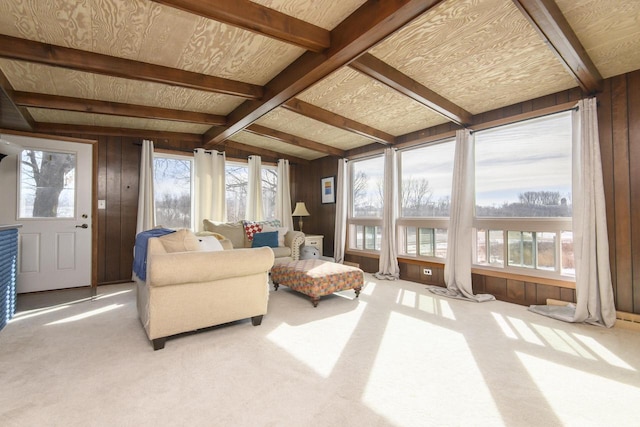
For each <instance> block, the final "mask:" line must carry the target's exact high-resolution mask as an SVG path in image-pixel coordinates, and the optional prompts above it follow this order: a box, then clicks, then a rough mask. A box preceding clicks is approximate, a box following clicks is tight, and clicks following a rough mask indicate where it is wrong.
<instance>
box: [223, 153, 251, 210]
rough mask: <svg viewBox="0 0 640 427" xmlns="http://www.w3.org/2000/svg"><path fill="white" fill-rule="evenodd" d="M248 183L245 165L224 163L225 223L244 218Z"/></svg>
mask: <svg viewBox="0 0 640 427" xmlns="http://www.w3.org/2000/svg"><path fill="white" fill-rule="evenodd" d="M248 182H249V167H248V166H247V165H246V164H242V163H235V162H230V161H227V162H226V167H225V183H226V187H227V189H226V190H227V191H226V193H227V195H226V199H227V221H229V222H235V221H240V220H242V219H245V218H246V217H245V213H246V212H247V190H248Z"/></svg>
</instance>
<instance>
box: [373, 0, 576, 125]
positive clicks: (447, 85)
mask: <svg viewBox="0 0 640 427" xmlns="http://www.w3.org/2000/svg"><path fill="white" fill-rule="evenodd" d="M371 53H372V54H374V55H375V56H376V57H378V58H379V59H381V60H383V61H384V62H386V63H388V64H389V65H391V66H392V67H394V68H397V69H398V70H400V71H401V72H403V73H404V74H407V75H408V76H409V77H411V78H413V79H415V80H417V81H418V82H420V83H422V84H423V85H425V86H426V87H428V88H429V89H431V90H433V91H435V92H436V93H438V94H440V95H441V96H443V97H445V98H447V99H449V100H450V101H452V102H454V103H455V104H457V105H459V106H460V107H462V108H464V109H466V110H467V111H469V112H471V113H474V114H475V113H479V112H482V111H487V110H492V109H495V108H499V107H502V106H506V105H510V104H514V103H517V102H521V101H524V100H527V99H532V98H536V97H539V96H543V95H547V94H550V93H553V92H557V91H560V90H565V89H569V88H571V87H575V86H577V82H575V80H573V78H571V76H570V75H569V74H568V73H567V72H566V71H565V69H564V67H563V66H562V65H561V64H560V63H559V61H558V60H557V59H556V57H555V56H554V55H553V53H552V52H551V51H550V50H549V48H548V47H547V46H546V45H545V44H544V42H543V41H542V39H541V38H540V37H539V36H538V34H537V33H536V32H535V30H534V29H533V28H532V27H531V25H530V24H529V23H528V21H527V20H526V19H525V18H524V16H523V15H522V14H521V13H520V12H519V11H518V9H517V8H516V7H515V6H514V5H513V2H512V1H511V0H460V1H455V2H451V1H449V2H444V3H441V4H440V5H439V6H438V7H436V8H434V9H433V10H432V11H430V12H428V13H426V14H425V15H423V16H422V17H420V18H419V19H417V20H415V21H414V22H412V23H411V24H410V25H408V26H407V27H405V28H404V29H402V30H400V31H398V32H397V33H395V34H394V35H392V36H391V37H389V38H388V39H387V40H385V41H384V42H383V43H381V44H380V45H378V46H376V47H375V48H374V49H372V51H371Z"/></svg>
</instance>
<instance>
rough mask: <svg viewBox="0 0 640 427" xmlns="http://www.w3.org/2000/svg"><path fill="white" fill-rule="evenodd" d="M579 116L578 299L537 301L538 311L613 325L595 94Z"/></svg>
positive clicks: (576, 121) (576, 165)
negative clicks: (561, 303)
mask: <svg viewBox="0 0 640 427" xmlns="http://www.w3.org/2000/svg"><path fill="white" fill-rule="evenodd" d="M572 121H573V146H572V152H573V164H572V171H573V188H572V192H573V203H572V205H573V206H572V208H573V257H574V263H575V264H574V265H575V269H576V304H569V305H567V306H560V307H559V306H546V305H532V306H531V307H530V308H529V309H530V310H531V311H534V312H536V313H540V314H544V315H546V316H549V317H554V318H556V319H560V320H564V321H566V322H586V323H591V324H595V325H600V326H606V327H608V328H610V327H612V326H613V325H614V324H615V322H616V308H615V303H614V298H613V286H612V284H611V267H610V265H609V237H608V233H607V218H606V208H605V199H604V185H603V183H602V161H601V159H600V139H599V137H598V111H597V101H596V99H595V98H591V99H583V100H580V101H579V102H578V109H577V110H574V111H573V113H572Z"/></svg>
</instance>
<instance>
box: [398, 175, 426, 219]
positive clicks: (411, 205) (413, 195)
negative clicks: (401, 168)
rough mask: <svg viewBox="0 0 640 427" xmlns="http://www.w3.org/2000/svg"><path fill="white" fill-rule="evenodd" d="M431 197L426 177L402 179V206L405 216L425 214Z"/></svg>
mask: <svg viewBox="0 0 640 427" xmlns="http://www.w3.org/2000/svg"><path fill="white" fill-rule="evenodd" d="M432 197H433V191H432V190H431V187H430V186H429V180H428V179H426V178H413V177H409V178H407V179H403V180H402V207H403V210H404V214H405V215H406V216H424V215H427V214H428V212H427V208H428V207H429V206H430V205H431V199H432ZM432 209H433V207H432Z"/></svg>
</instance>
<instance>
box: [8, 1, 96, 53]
mask: <svg viewBox="0 0 640 427" xmlns="http://www.w3.org/2000/svg"><path fill="white" fill-rule="evenodd" d="M34 18H35V19H34ZM0 33H2V34H6V35H9V36H14V37H21V38H25V39H28V40H34V41H39V42H44V43H50V44H55V45H58V46H65V47H72V48H76V49H83V50H90V49H91V46H92V33H91V0H50V1H42V0H38V1H34V0H14V1H2V2H0Z"/></svg>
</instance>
